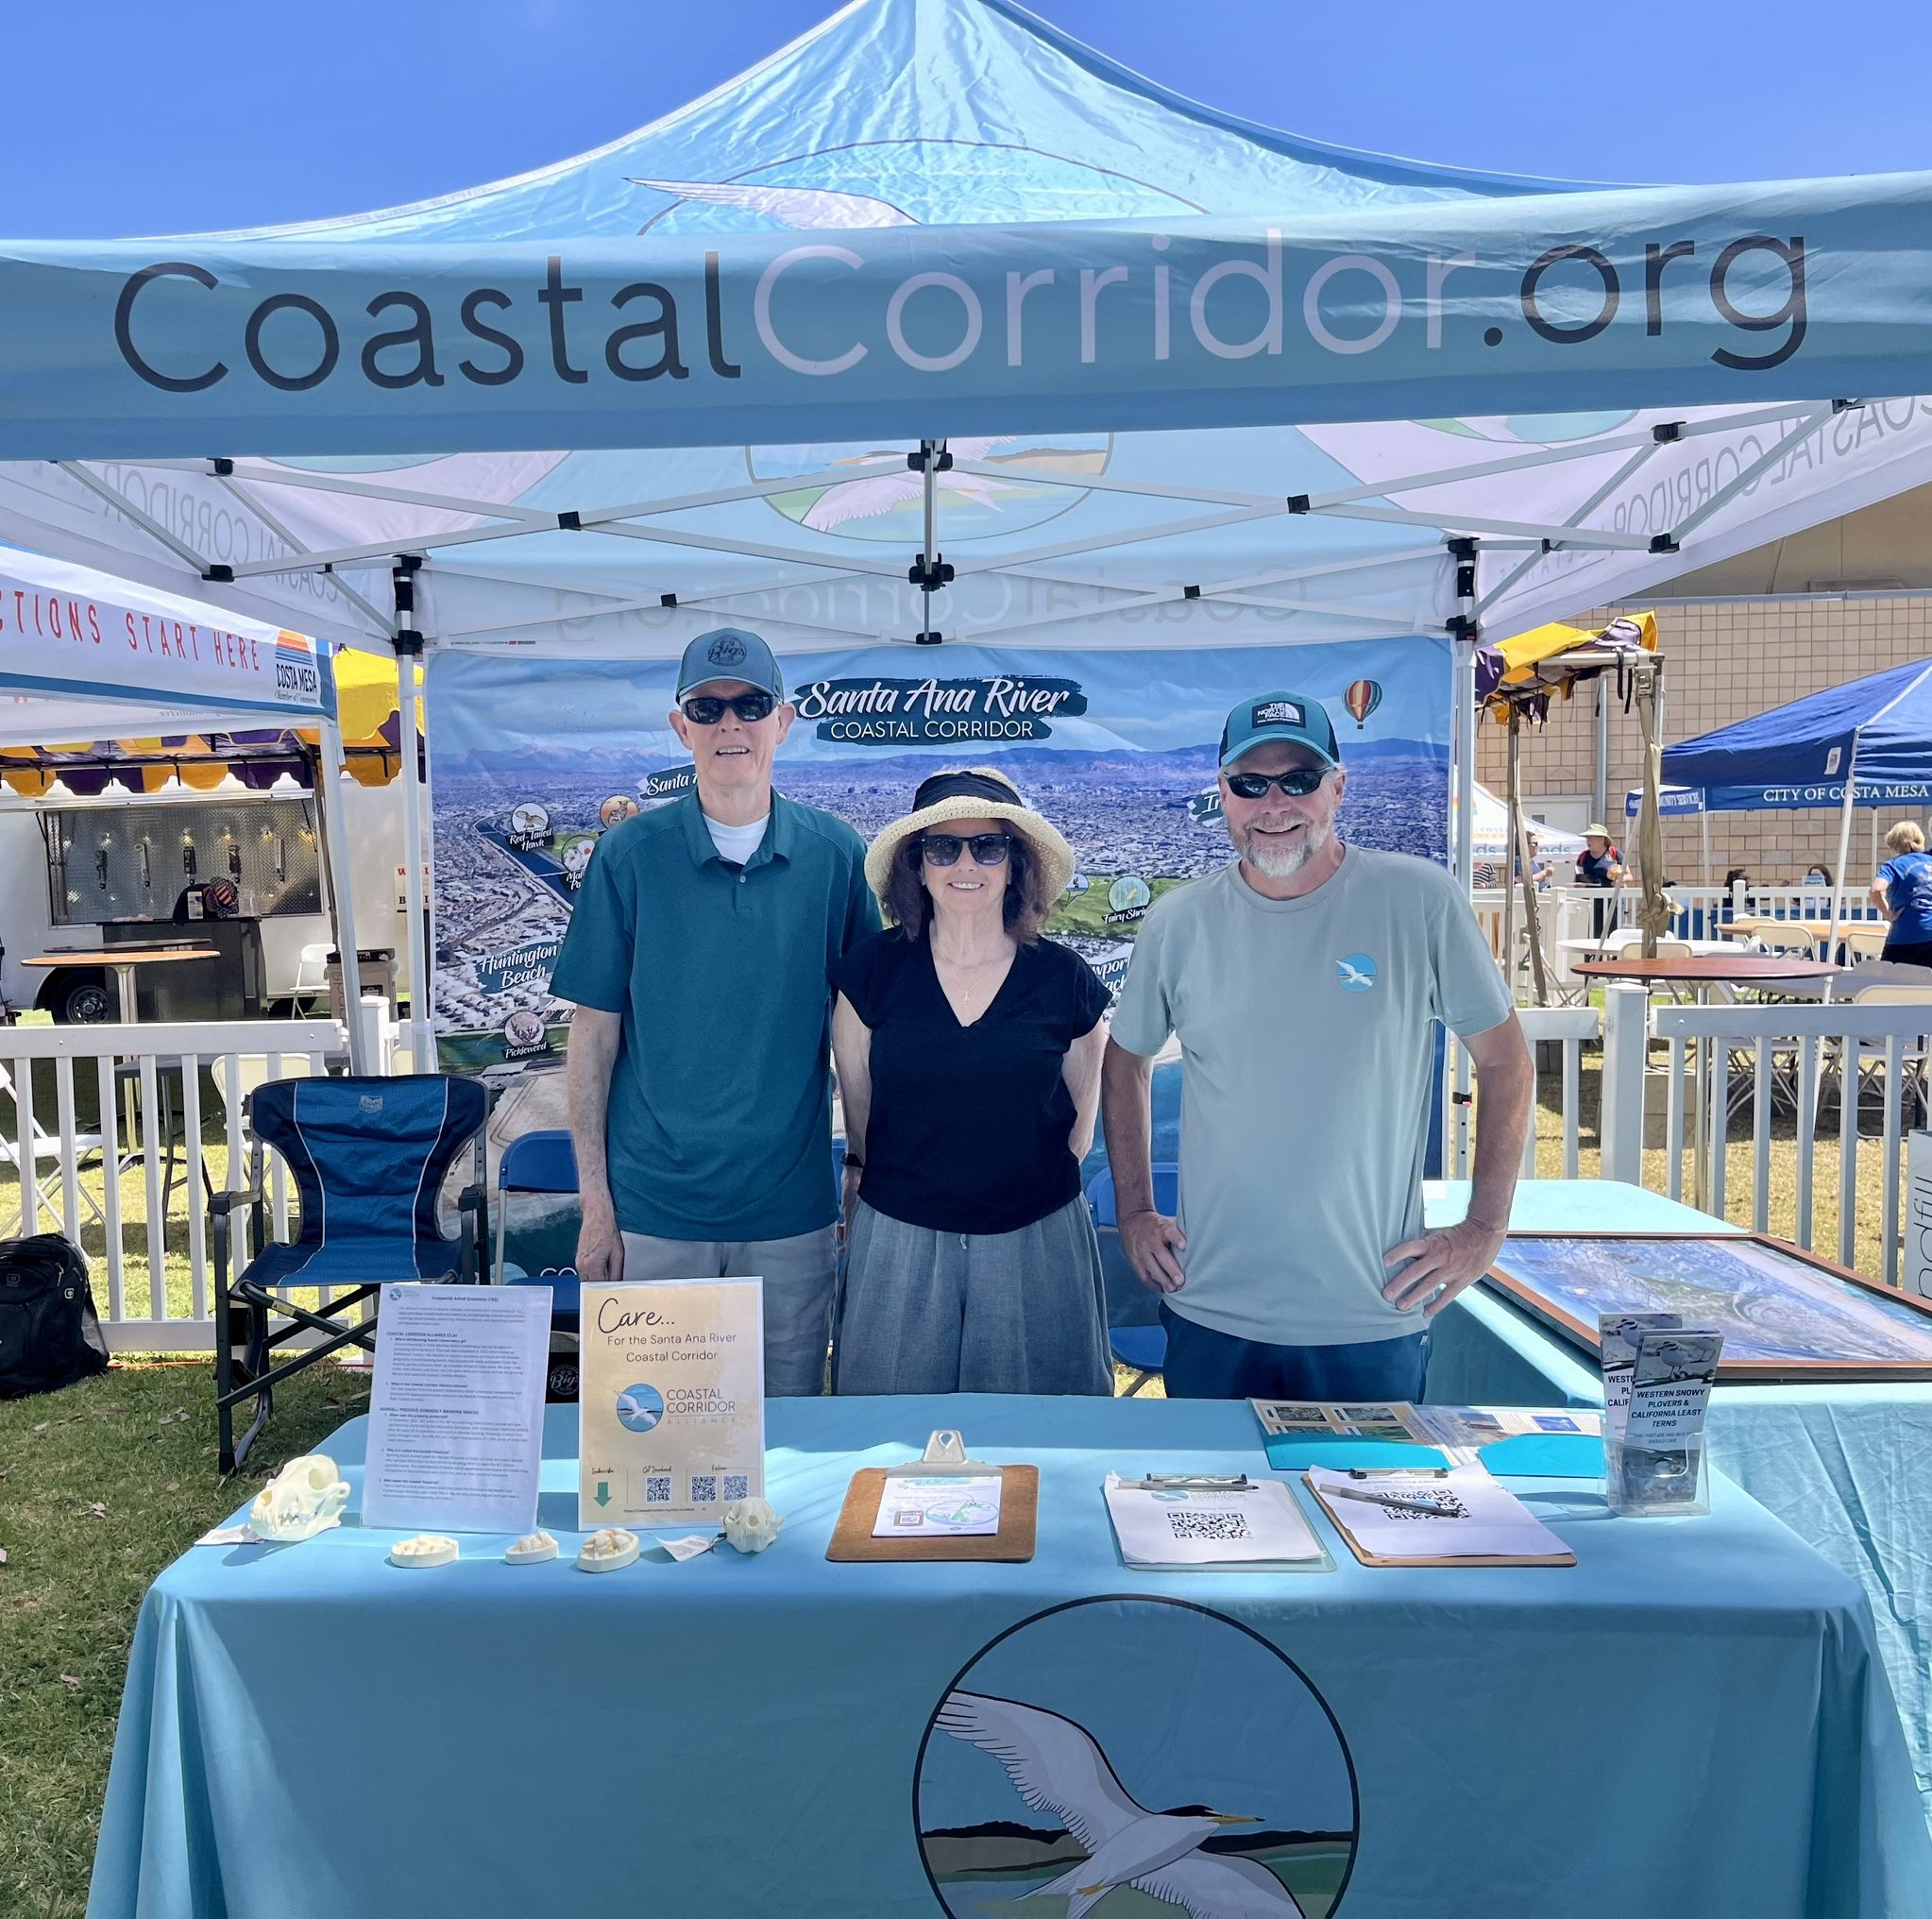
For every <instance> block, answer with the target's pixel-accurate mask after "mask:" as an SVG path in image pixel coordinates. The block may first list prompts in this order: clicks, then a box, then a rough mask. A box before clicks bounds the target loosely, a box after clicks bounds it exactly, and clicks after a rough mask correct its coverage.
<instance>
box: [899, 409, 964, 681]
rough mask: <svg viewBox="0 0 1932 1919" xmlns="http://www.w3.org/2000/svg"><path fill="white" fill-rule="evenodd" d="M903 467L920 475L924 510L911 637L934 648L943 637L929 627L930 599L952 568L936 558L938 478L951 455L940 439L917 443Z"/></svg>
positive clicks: (913, 577) (948, 466)
mask: <svg viewBox="0 0 1932 1919" xmlns="http://www.w3.org/2000/svg"><path fill="white" fill-rule="evenodd" d="M906 459H907V465H908V466H911V467H917V468H918V469H919V472H920V475H921V482H920V493H921V496H922V500H923V503H924V509H925V543H924V546H923V547H921V549H920V552H919V558H918V559H917V560H916V561H915V562H914V563H913V567H912V571H911V575H910V578H911V580H912V584H913V585H914V586H917V587H918V588H919V590H920V593H921V595H922V596H923V597H922V598H921V601H920V607H921V612H922V616H923V617H922V619H921V620H920V626H919V632H918V633H917V634H916V635H914V638H915V639H916V640H917V642H918V643H919V644H920V645H921V646H938V645H939V644H940V642H941V639H943V638H944V637H945V636H944V635H943V634H941V632H940V630H939V629H938V628H937V627H936V626H935V625H934V624H933V620H932V596H933V595H934V594H935V593H937V592H938V591H939V590H940V588H941V586H945V585H947V584H948V583H949V582H950V581H951V580H952V578H953V569H952V568H951V567H949V566H947V565H946V563H945V562H944V561H943V560H942V559H941V558H940V497H939V476H940V475H941V473H945V472H949V471H950V470H951V468H952V465H953V456H952V454H950V453H949V452H947V450H946V443H945V441H943V440H921V441H920V443H919V451H918V452H916V453H908V454H907V456H906Z"/></svg>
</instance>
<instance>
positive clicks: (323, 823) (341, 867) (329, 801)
mask: <svg viewBox="0 0 1932 1919" xmlns="http://www.w3.org/2000/svg"><path fill="white" fill-rule="evenodd" d="M321 739H322V744H321V749H320V756H321V763H322V764H321V777H320V778H319V779H318V780H317V781H316V785H317V786H318V787H319V788H320V792H319V794H318V797H319V799H320V800H321V803H322V804H321V805H320V806H319V807H316V809H315V824H316V826H317V828H318V830H319V831H320V832H321V835H322V871H323V872H324V873H325V874H326V875H328V878H329V925H330V931H331V932H333V933H334V935H335V950H336V953H337V955H338V956H339V958H340V961H341V966H342V1003H343V1007H342V1010H343V1011H344V1013H345V1014H346V1015H347V1017H346V1019H345V1020H344V1024H345V1025H346V1026H347V1028H348V1067H349V1071H350V1072H351V1073H366V1072H368V1070H369V1066H370V1061H369V1057H368V1048H367V1047H366V1046H365V1045H364V1044H363V1019H362V1008H363V970H362V966H361V963H360V961H359V959H358V958H357V954H356V905H355V890H354V888H353V886H352V885H351V884H350V880H349V869H348V827H347V824H346V823H345V821H344V818H343V812H342V768H343V760H342V728H341V727H340V726H339V725H337V724H336V722H335V719H334V717H333V715H330V716H327V717H325V718H324V720H323V722H322V726H321Z"/></svg>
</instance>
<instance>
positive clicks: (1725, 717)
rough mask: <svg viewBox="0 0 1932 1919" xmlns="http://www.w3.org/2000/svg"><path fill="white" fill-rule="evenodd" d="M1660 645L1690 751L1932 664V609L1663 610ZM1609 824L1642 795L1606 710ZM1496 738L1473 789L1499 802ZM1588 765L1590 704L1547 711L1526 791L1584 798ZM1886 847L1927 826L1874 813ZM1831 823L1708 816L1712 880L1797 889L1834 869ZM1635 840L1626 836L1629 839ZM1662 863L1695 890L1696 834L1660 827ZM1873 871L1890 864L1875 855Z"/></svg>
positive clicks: (1527, 751)
mask: <svg viewBox="0 0 1932 1919" xmlns="http://www.w3.org/2000/svg"><path fill="white" fill-rule="evenodd" d="M1656 613H1657V629H1658V646H1659V648H1660V649H1661V651H1662V652H1663V654H1664V656H1665V660H1666V662H1667V664H1666V667H1665V674H1664V685H1665V705H1664V739H1665V741H1666V743H1667V744H1668V743H1671V742H1674V741H1676V740H1680V739H1693V738H1695V737H1696V736H1697V735H1699V734H1701V733H1708V732H1710V731H1712V730H1713V729H1714V728H1716V727H1719V726H1728V725H1730V724H1731V723H1732V722H1734V721H1737V720H1746V719H1749V718H1751V717H1752V716H1753V715H1754V714H1757V713H1762V712H1765V711H1766V710H1768V709H1769V708H1771V707H1772V706H1781V705H1785V703H1786V702H1787V701H1789V700H1796V699H1800V698H1802V697H1803V696H1804V695H1805V694H1806V693H1815V692H1818V691H1819V690H1821V689H1822V688H1825V687H1831V686H1839V685H1841V684H1842V683H1843V682H1844V681H1846V680H1856V679H1858V678H1860V677H1861V676H1862V675H1864V674H1866V673H1875V672H1877V671H1880V670H1881V669H1882V668H1885V667H1890V666H1900V665H1903V664H1904V663H1905V662H1907V660H1925V659H1932V598H1927V599H1920V598H1912V597H1908V596H1905V595H1897V596H1891V597H1885V596H1877V597H1873V598H1866V599H1844V600H1839V599H1832V600H1760V601H1754V602H1751V603H1737V602H1727V601H1714V600H1689V601H1678V602H1669V601H1659V602H1657V603H1656ZM1611 617H1612V615H1611V613H1610V611H1609V610H1607V609H1605V608H1602V607H1599V608H1596V609H1593V610H1591V611H1587V612H1584V613H1580V614H1578V615H1577V616H1576V617H1575V620H1574V622H1573V623H1574V624H1576V625H1578V626H1586V627H1593V626H1602V625H1603V624H1604V623H1605V622H1606V621H1607V620H1609V619H1610V618H1611ZM1609 732H1610V740H1609V745H1610V781H1609V790H1610V801H1609V805H1610V819H1609V823H1608V824H1610V826H1611V828H1612V830H1613V831H1618V833H1619V843H1620V834H1621V828H1622V825H1623V819H1622V807H1623V795H1624V793H1625V792H1626V791H1627V790H1629V789H1630V788H1632V787H1634V786H1635V785H1636V784H1637V781H1638V778H1639V776H1640V771H1641V761H1640V756H1639V747H1638V739H1637V729H1636V722H1635V717H1634V716H1631V717H1626V716H1625V714H1624V712H1623V710H1622V707H1621V705H1618V704H1616V703H1615V701H1614V698H1613V704H1612V705H1611V708H1610V728H1609ZM1506 738H1507V735H1506V734H1505V732H1504V729H1503V728H1502V727H1500V726H1497V725H1494V724H1491V723H1488V722H1485V723H1484V724H1483V728H1482V729H1481V737H1480V739H1479V741H1478V747H1477V762H1476V776H1477V778H1478V779H1480V780H1481V781H1482V782H1483V785H1484V786H1486V787H1488V788H1489V789H1490V790H1491V791H1492V792H1495V793H1499V794H1500V793H1501V792H1502V791H1503V790H1505V787H1506V785H1507V782H1508V756H1507V753H1506V750H1505V745H1504V742H1505V739H1506ZM1595 763H1596V726H1595V722H1594V719H1593V708H1592V704H1591V701H1590V698H1589V696H1588V694H1587V693H1586V692H1583V691H1580V692H1579V693H1578V695H1577V697H1576V699H1575V700H1573V701H1571V702H1570V703H1568V705H1564V704H1561V703H1557V704H1553V705H1552V706H1551V717H1550V721H1549V723H1548V724H1547V725H1546V726H1544V727H1542V728H1540V729H1526V730H1525V732H1524V735H1523V764H1522V780H1523V791H1524V793H1525V794H1526V795H1527V794H1555V795H1564V794H1568V795H1575V796H1577V797H1579V798H1587V797H1588V795H1589V793H1590V791H1591V788H1592V783H1593V779H1594V769H1595ZM1875 810H1876V812H1877V816H1878V833H1879V837H1880V841H1881V842H1882V841H1883V838H1884V834H1885V830H1886V828H1887V827H1888V826H1890V825H1891V824H1893V823H1894V822H1895V821H1897V820H1902V819H1912V818H1916V819H1918V820H1919V823H1920V824H1921V825H1923V826H1926V827H1927V830H1928V837H1932V823H1928V822H1927V821H1926V819H1925V818H1924V815H1923V814H1915V813H1913V812H1912V811H1910V810H1909V809H1901V808H1885V807H1879V808H1876V809H1875ZM1872 817H1873V809H1868V808H1866V807H1859V808H1857V810H1856V812H1855V813H1854V815H1853V819H1852V840H1851V858H1849V860H1848V861H1847V865H1848V867H1849V868H1850V874H1849V883H1851V884H1853V885H1856V887H1857V889H1858V890H1859V891H1861V892H1862V891H1863V889H1864V887H1865V885H1866V884H1867V883H1869V881H1870V879H1871V877H1872ZM1709 824H1710V849H1711V851H1710V876H1711V879H1712V880H1713V881H1714V882H1715V881H1720V880H1721V879H1722V878H1723V876H1724V873H1725V870H1726V869H1727V868H1729V867H1733V866H1742V867H1745V868H1748V869H1749V871H1750V874H1751V876H1752V877H1753V878H1754V879H1760V880H1765V881H1771V882H1779V881H1789V882H1796V881H1797V880H1799V879H1802V878H1803V877H1804V875H1805V868H1806V867H1807V866H1808V865H1810V864H1811V862H1812V861H1813V860H1820V861H1822V862H1823V863H1824V864H1826V865H1827V866H1828V865H1830V864H1831V863H1832V862H1833V861H1834V859H1835V858H1837V852H1838V839H1839V810H1838V808H1836V807H1813V808H1805V809H1804V810H1801V811H1795V812H1764V813H1713V814H1712V815H1711V816H1710V822H1709ZM1633 837H1634V836H1633ZM1664 850H1665V854H1666V857H1667V858H1668V861H1669V877H1671V878H1672V879H1676V880H1680V881H1684V882H1686V883H1689V884H1695V883H1697V882H1698V881H1700V880H1701V879H1702V878H1703V867H1702V859H1701V846H1700V836H1699V827H1698V822H1697V821H1696V820H1694V819H1691V820H1674V821H1673V820H1667V821H1665V823H1664ZM1878 857H1879V858H1880V859H1883V858H1885V857H1886V856H1885V852H1884V848H1883V845H1882V843H1881V846H1880V850H1879V856H1878Z"/></svg>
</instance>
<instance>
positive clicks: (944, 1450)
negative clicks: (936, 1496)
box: [887, 1426, 999, 1479]
mask: <svg viewBox="0 0 1932 1919" xmlns="http://www.w3.org/2000/svg"><path fill="white" fill-rule="evenodd" d="M887 1470H888V1471H889V1472H891V1473H894V1474H897V1473H905V1472H917V1473H924V1474H925V1475H927V1476H929V1477H930V1476H941V1477H953V1478H958V1479H966V1478H984V1477H986V1476H988V1475H992V1476H997V1475H998V1472H999V1468H998V1467H997V1466H989V1465H987V1463H986V1462H985V1461H984V1460H983V1459H968V1458H967V1456H966V1442H965V1440H964V1439H963V1438H961V1437H960V1436H959V1434H958V1431H957V1430H956V1429H955V1428H953V1427H951V1426H942V1427H941V1428H940V1429H939V1431H937V1432H936V1433H934V1434H933V1435H932V1436H931V1437H930V1438H929V1439H928V1440H927V1441H926V1442H925V1451H924V1452H923V1453H921V1454H920V1456H919V1457H918V1458H917V1459H908V1460H907V1462H906V1464H905V1465H903V1466H892V1467H888V1468H887Z"/></svg>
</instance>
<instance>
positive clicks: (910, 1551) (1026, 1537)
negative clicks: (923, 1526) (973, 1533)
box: [825, 1459, 1040, 1561]
mask: <svg viewBox="0 0 1932 1919" xmlns="http://www.w3.org/2000/svg"><path fill="white" fill-rule="evenodd" d="M920 1469H921V1468H920V1462H919V1461H918V1460H916V1459H908V1460H907V1462H906V1463H905V1464H904V1465H903V1466H892V1467H886V1466H863V1467H861V1468H860V1469H858V1470H857V1471H856V1472H855V1473H854V1474H853V1475H852V1484H851V1485H850V1486H847V1487H846V1489H845V1503H844V1505H843V1506H841V1507H840V1508H839V1523H838V1524H837V1525H836V1526H835V1527H833V1529H832V1543H831V1544H830V1545H829V1546H827V1547H826V1548H825V1557H826V1558H827V1559H856V1560H881V1559H902V1560H903V1559H1000V1560H1008V1561H1019V1560H1025V1559H1030V1558H1032V1556H1033V1534H1034V1526H1035V1521H1036V1520H1037V1518H1038V1516H1039V1511H1040V1469H1039V1468H1038V1467H1037V1466H1002V1467H1000V1468H999V1469H998V1470H999V1476H1000V1529H999V1531H998V1532H997V1533H987V1534H984V1535H982V1536H981V1537H977V1538H973V1537H958V1536H956V1537H952V1538H949V1539H945V1538H941V1539H875V1538H873V1524H874V1522H875V1521H876V1520H877V1519H878V1517H879V1501H880V1499H881V1497H882V1496H883V1495H884V1493H885V1490H886V1479H887V1475H888V1474H889V1473H907V1472H914V1473H916V1472H918V1471H919V1470H920Z"/></svg>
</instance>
